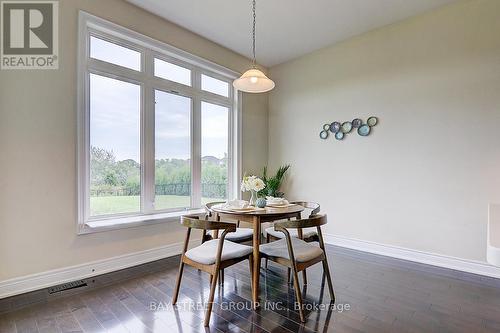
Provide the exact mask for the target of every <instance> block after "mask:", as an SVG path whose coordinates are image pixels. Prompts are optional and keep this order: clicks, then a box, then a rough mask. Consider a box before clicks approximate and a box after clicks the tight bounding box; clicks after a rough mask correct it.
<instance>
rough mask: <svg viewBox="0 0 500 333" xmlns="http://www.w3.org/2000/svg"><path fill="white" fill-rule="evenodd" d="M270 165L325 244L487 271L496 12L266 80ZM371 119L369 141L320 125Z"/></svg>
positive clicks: (314, 59) (455, 17)
mask: <svg viewBox="0 0 500 333" xmlns="http://www.w3.org/2000/svg"><path fill="white" fill-rule="evenodd" d="M270 76H271V77H272V78H273V79H274V80H275V81H276V89H275V90H274V91H273V92H272V93H271V94H270V96H269V144H270V147H269V161H270V165H271V166H274V167H275V166H277V165H278V164H280V163H285V162H286V163H291V164H292V169H291V174H290V178H289V181H288V186H287V189H286V190H287V193H288V194H289V197H291V198H294V199H299V198H300V199H309V200H317V201H319V202H320V203H321V204H322V208H323V210H324V211H325V212H326V213H328V215H329V224H328V225H327V230H326V232H327V233H328V234H332V235H339V236H345V237H352V238H357V239H361V240H367V241H373V242H378V243H382V244H390V245H395V246H401V247H406V248H410V249H416V250H421V251H426V252H432V253H438V254H443V255H449V256H455V257H459V258H464V259H471V260H480V261H484V260H485V252H486V224H487V212H488V203H489V202H499V201H500V145H499V142H500V130H499V129H498V125H499V124H500V1H498V0H484V1H465V2H459V3H456V4H453V5H450V6H447V7H443V8H441V9H438V10H436V11H433V12H429V13H426V14H423V15H420V16H417V17H414V18H411V19H408V20H405V21H403V22H400V23H397V24H393V25H390V26H387V27H384V28H381V29H378V30H375V31H372V32H369V33H366V34H363V35H361V36H358V37H355V38H352V39H350V40H348V41H345V42H343V43H340V44H337V45H335V46H332V47H328V48H326V49H322V50H319V51H317V52H314V53H311V54H309V55H306V56H304V57H301V58H299V59H297V60H295V61H291V62H289V63H286V64H283V65H279V66H277V67H274V68H271V73H270ZM371 115H374V116H377V117H379V119H380V123H379V125H378V126H377V127H376V128H374V131H373V134H372V135H371V136H369V137H366V138H363V137H359V136H358V135H357V134H350V135H348V136H347V138H346V139H345V140H344V141H343V142H338V141H336V140H335V139H334V138H332V137H330V138H329V139H328V140H320V139H319V137H318V133H319V131H320V128H321V126H322V125H323V124H324V123H328V122H332V121H334V120H341V121H345V120H351V119H353V118H356V117H361V118H363V119H366V118H367V117H368V116H371Z"/></svg>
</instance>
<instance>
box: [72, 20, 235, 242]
mask: <svg viewBox="0 0 500 333" xmlns="http://www.w3.org/2000/svg"><path fill="white" fill-rule="evenodd" d="M91 36H93V37H96V38H100V39H103V40H105V41H107V42H111V43H115V44H117V45H120V46H123V47H126V48H129V49H132V50H134V51H137V52H139V53H140V54H141V68H140V71H136V70H134V69H130V68H127V67H123V66H120V65H116V64H112V63H108V62H105V61H102V60H99V59H94V58H90V37H91ZM155 58H158V59H160V60H164V61H167V62H170V63H172V64H175V65H179V66H182V67H184V68H187V69H189V70H190V71H191V86H187V85H184V84H181V83H177V82H174V81H169V80H167V79H164V78H160V77H156V76H154V59H155ZM77 66H78V68H77V136H78V140H77V178H78V180H77V192H78V193H77V197H78V205H77V206H78V210H77V214H78V216H77V233H78V234H86V233H92V232H99V231H105V230H112V229H118V228H125V227H135V226H140V225H149V224H154V223H162V222H167V221H172V220H177V218H178V216H180V215H182V214H185V213H187V212H199V211H200V208H201V157H202V156H201V104H202V102H208V103H212V104H217V105H221V106H224V107H227V108H228V112H229V119H228V126H229V129H228V134H229V138H228V139H229V140H228V141H229V142H228V188H227V195H228V197H229V198H232V197H240V194H241V192H240V189H239V179H240V178H241V98H240V97H241V96H240V93H239V92H238V91H237V90H236V89H234V88H233V87H232V81H233V80H234V79H235V78H237V77H238V76H239V75H240V74H239V73H237V72H235V71H232V70H230V69H227V68H225V67H223V66H220V65H218V64H215V63H212V62H210V61H208V60H205V59H203V58H200V57H198V56H195V55H192V54H190V53H188V52H185V51H183V50H180V49H178V48H176V47H173V46H171V45H169V44H166V43H163V42H160V41H157V40H155V39H153V38H150V37H147V36H145V35H142V34H140V33H137V32H134V31H132V30H129V29H127V28H124V27H122V26H119V25H117V24H114V23H111V22H109V21H106V20H104V19H101V18H99V17H96V16H94V15H91V14H89V13H86V12H84V11H79V23H78V61H77ZM90 73H93V74H97V75H101V76H105V77H109V78H113V79H118V80H122V81H125V82H130V83H134V84H138V85H139V86H140V91H141V101H140V122H141V123H140V164H141V170H140V173H141V204H140V207H141V209H140V212H138V213H119V214H109V215H100V216H90V153H89V152H90V103H89V101H90V85H89V84H90V82H89V81H90V79H89V78H90ZM202 74H205V75H208V76H211V77H213V78H216V79H220V80H223V81H226V82H228V84H229V96H228V97H224V96H221V95H218V94H215V93H211V92H208V91H204V90H202V89H201V75H202ZM156 90H158V91H162V92H165V93H172V94H175V95H180V96H184V97H188V98H190V99H191V114H190V115H191V117H190V122H191V125H190V128H191V129H190V130H191V198H190V200H191V201H190V202H191V205H190V207H185V208H175V209H163V210H155V209H154V199H155V178H154V174H155V119H154V118H155V101H154V98H155V91H156Z"/></svg>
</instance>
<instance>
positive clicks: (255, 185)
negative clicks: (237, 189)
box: [241, 176, 266, 205]
mask: <svg viewBox="0 0 500 333" xmlns="http://www.w3.org/2000/svg"><path fill="white" fill-rule="evenodd" d="M265 187H266V184H264V182H263V181H262V179H260V178H259V177H257V176H244V177H243V181H242V182H241V191H243V192H247V191H250V192H251V193H252V196H251V198H250V205H255V195H256V193H257V192H259V191H262V190H263V189H264V188H265Z"/></svg>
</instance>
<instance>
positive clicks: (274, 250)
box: [259, 238, 323, 262]
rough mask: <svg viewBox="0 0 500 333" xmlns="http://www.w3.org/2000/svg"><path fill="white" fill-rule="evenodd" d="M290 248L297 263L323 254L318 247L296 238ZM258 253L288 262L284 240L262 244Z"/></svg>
mask: <svg viewBox="0 0 500 333" xmlns="http://www.w3.org/2000/svg"><path fill="white" fill-rule="evenodd" d="M292 247H293V254H294V256H295V260H296V261H298V262H306V261H309V260H312V259H314V258H317V257H319V256H320V255H322V254H323V250H321V248H320V247H319V246H316V245H314V244H312V243H307V242H305V241H303V240H302V239H298V238H292ZM259 251H260V252H261V253H263V254H265V255H267V256H271V257H278V258H284V259H288V260H290V257H289V255H288V246H287V243H286V239H280V240H278V241H276V242H271V243H266V244H262V245H261V246H260V248H259Z"/></svg>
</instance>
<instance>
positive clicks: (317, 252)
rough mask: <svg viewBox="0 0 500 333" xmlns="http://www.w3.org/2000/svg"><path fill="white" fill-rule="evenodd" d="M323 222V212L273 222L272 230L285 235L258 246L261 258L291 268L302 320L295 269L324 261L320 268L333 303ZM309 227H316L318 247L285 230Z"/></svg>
mask: <svg viewBox="0 0 500 333" xmlns="http://www.w3.org/2000/svg"><path fill="white" fill-rule="evenodd" d="M326 223H327V219H326V215H314V216H312V217H310V218H307V219H299V220H292V221H283V222H276V223H274V229H275V230H276V231H279V232H281V233H283V234H284V238H282V239H280V240H278V241H275V242H271V243H266V244H262V245H261V246H260V249H259V250H260V253H261V254H262V258H266V259H268V260H271V261H274V262H276V263H278V264H281V265H283V266H286V267H287V268H289V269H291V270H292V273H293V285H294V289H295V295H296V298H297V303H299V314H300V320H301V321H302V322H305V317H304V309H303V305H302V295H301V292H300V287H299V282H298V281H299V280H298V278H297V273H298V272H300V271H304V270H305V269H306V268H307V267H309V266H312V265H314V264H316V263H319V262H321V263H322V264H323V271H324V274H325V276H326V281H327V283H328V289H329V291H330V298H331V300H332V302H335V294H334V292H333V285H332V280H331V276H330V270H329V268H328V259H327V256H326V251H325V243H324V241H323V235H322V233H321V226H322V225H324V224H326ZM311 227H315V228H316V231H317V234H318V240H319V246H316V245H314V244H311V243H308V242H305V241H304V240H302V239H299V238H297V237H292V236H291V235H290V232H289V231H288V229H303V228H311Z"/></svg>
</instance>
